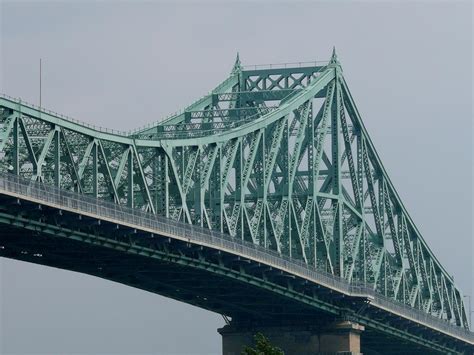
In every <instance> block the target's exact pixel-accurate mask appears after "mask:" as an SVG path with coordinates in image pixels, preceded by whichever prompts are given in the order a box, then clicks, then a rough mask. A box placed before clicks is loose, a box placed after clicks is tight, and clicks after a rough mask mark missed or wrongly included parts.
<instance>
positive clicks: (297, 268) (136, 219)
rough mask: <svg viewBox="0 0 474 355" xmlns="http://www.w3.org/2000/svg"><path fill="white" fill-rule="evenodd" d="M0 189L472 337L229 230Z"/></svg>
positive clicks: (3, 184) (2, 180)
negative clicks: (251, 263) (254, 264)
mask: <svg viewBox="0 0 474 355" xmlns="http://www.w3.org/2000/svg"><path fill="white" fill-rule="evenodd" d="M0 190H3V191H5V192H11V193H16V194H19V195H22V196H26V197H31V198H34V199H37V200H40V201H42V202H44V203H51V204H53V205H55V206H57V207H58V208H61V207H62V208H69V209H73V210H76V211H78V212H79V213H80V212H84V213H90V214H93V215H96V216H97V218H101V217H102V218H110V219H114V220H117V221H119V222H125V223H128V224H131V225H135V226H137V227H144V228H148V229H152V230H156V232H157V234H159V233H165V234H170V235H174V236H177V237H181V238H183V239H188V240H189V241H190V242H202V243H205V244H210V245H211V246H212V247H216V248H219V247H220V248H223V249H226V250H229V251H231V252H234V253H237V254H241V255H244V256H246V257H249V258H252V259H254V260H257V261H261V262H263V263H266V264H268V265H273V266H275V267H277V268H279V269H281V270H284V271H287V272H290V273H293V274H295V275H298V276H300V277H303V278H306V279H308V280H310V281H313V282H315V283H318V284H322V285H324V286H327V287H331V288H333V289H335V290H337V291H339V292H342V293H345V294H347V295H349V296H355V297H367V298H368V299H370V303H371V304H372V305H375V306H379V307H382V308H385V309H387V310H389V311H390V312H393V313H397V314H399V315H401V316H403V317H405V318H408V319H411V320H415V321H417V322H419V323H424V324H425V325H427V326H429V327H431V328H433V329H436V330H438V331H442V332H444V333H446V334H448V335H451V336H455V337H458V338H461V339H462V340H464V341H468V342H469V343H474V333H472V332H470V331H469V330H467V329H464V328H461V327H459V326H456V325H454V324H451V323H449V322H448V321H446V320H443V319H440V318H436V317H435V316H433V315H431V314H428V313H425V312H423V311H421V310H418V309H416V308H412V307H410V306H408V305H405V304H403V303H401V302H398V301H395V300H393V299H390V298H388V297H385V296H384V295H381V294H379V293H377V292H375V291H374V290H373V288H372V287H371V286H370V285H368V284H364V283H358V282H352V283H349V282H347V281H346V280H345V279H343V278H341V277H338V276H335V275H332V274H330V273H326V272H324V271H321V270H317V269H316V268H314V267H312V266H310V265H307V264H305V263H304V262H302V261H300V260H296V259H291V258H289V257H287V256H284V255H280V254H278V253H277V252H276V251H273V250H269V249H266V248H264V247H262V246H259V245H255V244H252V243H250V242H247V241H244V240H240V239H235V238H232V237H231V236H230V235H227V234H224V233H221V232H218V231H213V230H209V229H205V228H202V227H199V226H194V225H190V224H186V223H183V222H177V221H173V220H170V219H169V218H166V217H162V216H159V215H153V214H152V213H149V212H145V211H141V210H138V209H134V208H130V207H127V206H123V205H119V204H116V203H113V202H108V201H101V200H99V199H97V198H93V197H89V196H84V195H80V194H79V193H76V192H72V191H67V190H63V189H60V188H58V187H55V186H52V185H46V184H43V183H40V182H37V181H31V180H27V179H25V178H22V177H19V176H16V175H13V174H8V173H7V174H5V173H1V174H0Z"/></svg>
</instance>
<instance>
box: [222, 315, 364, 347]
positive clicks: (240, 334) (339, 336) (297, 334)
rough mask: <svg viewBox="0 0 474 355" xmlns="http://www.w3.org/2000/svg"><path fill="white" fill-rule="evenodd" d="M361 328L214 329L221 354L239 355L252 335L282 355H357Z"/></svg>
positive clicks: (340, 325) (343, 325)
mask: <svg viewBox="0 0 474 355" xmlns="http://www.w3.org/2000/svg"><path fill="white" fill-rule="evenodd" d="M363 330H364V327H363V326H361V325H359V324H357V323H354V322H350V321H337V322H334V323H332V324H330V325H328V326H327V327H324V328H319V329H312V328H311V327H309V326H303V327H294V326H291V327H284V326H255V327H250V326H248V325H247V326H243V325H237V324H232V323H231V324H229V325H226V326H224V327H223V328H220V329H218V332H219V333H220V334H221V335H222V354H223V355H240V354H241V352H242V350H243V349H244V347H245V346H253V345H254V335H255V334H256V333H258V332H260V333H262V334H263V335H265V337H267V338H268V339H269V341H270V342H271V344H272V345H274V346H277V347H279V348H280V349H282V350H283V351H284V352H285V355H315V354H324V355H326V354H327V355H329V354H341V355H342V354H344V355H359V354H362V353H361V348H360V334H361V332H362V331H363Z"/></svg>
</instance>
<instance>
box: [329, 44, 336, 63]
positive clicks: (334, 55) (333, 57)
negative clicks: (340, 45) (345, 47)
mask: <svg viewBox="0 0 474 355" xmlns="http://www.w3.org/2000/svg"><path fill="white" fill-rule="evenodd" d="M337 63H338V60H337V54H336V46H333V47H332V55H331V60H330V61H329V64H337Z"/></svg>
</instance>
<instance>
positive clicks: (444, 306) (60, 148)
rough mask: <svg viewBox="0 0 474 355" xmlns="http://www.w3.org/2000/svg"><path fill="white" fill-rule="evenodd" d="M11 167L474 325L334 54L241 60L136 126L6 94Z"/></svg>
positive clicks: (2, 115) (0, 166) (3, 112)
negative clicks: (99, 121) (56, 110)
mask: <svg viewBox="0 0 474 355" xmlns="http://www.w3.org/2000/svg"><path fill="white" fill-rule="evenodd" d="M0 171H3V172H5V171H9V172H11V173H13V174H18V175H21V176H23V177H26V178H30V179H32V180H40V181H43V182H45V183H49V184H54V185H56V186H59V187H61V188H63V189H66V190H74V191H78V192H80V193H83V194H85V195H89V196H94V197H97V198H100V199H105V200H111V201H115V202H116V203H119V204H123V205H128V206H132V207H135V208H139V209H143V210H146V211H149V212H151V213H157V214H160V215H163V216H166V217H169V218H172V219H174V220H180V221H183V222H186V223H192V224H196V225H200V226H203V227H205V228H210V229H215V230H219V231H222V232H224V233H228V234H230V235H231V236H232V237H234V238H241V239H244V240H248V241H251V242H253V243H255V244H259V245H262V246H264V247H266V248H270V249H274V250H276V251H278V252H279V253H281V254H284V255H287V256H290V257H292V258H297V259H302V260H304V261H305V262H306V263H307V264H308V265H309V266H311V267H315V268H317V269H320V270H324V271H327V272H331V273H332V274H335V275H338V276H340V277H342V278H344V279H346V280H347V281H349V282H363V283H366V284H369V285H371V286H372V287H373V288H374V289H375V290H377V291H378V292H380V293H381V294H383V295H385V296H388V297H391V298H393V299H396V300H398V301H400V302H403V303H405V304H409V305H411V306H412V307H414V308H418V309H421V310H423V311H425V312H426V313H430V314H432V315H434V316H437V317H439V318H442V319H446V320H447V321H449V322H451V323H454V324H457V325H458V326H460V327H464V328H469V324H468V320H467V312H466V308H465V306H464V303H463V296H462V294H461V292H460V291H459V289H457V288H456V286H455V285H454V283H453V279H452V277H451V276H450V275H449V274H448V273H447V272H446V271H445V270H444V268H443V267H442V265H441V264H440V263H439V261H438V260H437V259H436V257H435V256H434V255H433V253H432V252H431V250H430V249H429V247H428V245H427V244H426V242H425V240H424V239H423V238H422V236H421V234H420V232H419V231H418V229H417V228H416V226H415V224H414V222H413V221H412V219H411V218H410V216H409V215H408V213H407V211H406V209H405V207H404V206H403V204H402V201H401V200H400V197H399V196H398V194H397V192H396V191H395V188H394V187H393V185H392V183H391V181H390V179H389V177H388V174H387V172H386V171H385V169H384V167H383V165H382V163H381V160H380V158H379V156H378V154H377V152H376V150H375V148H374V146H373V144H372V142H371V140H370V137H369V135H368V133H367V131H366V129H365V127H364V125H363V123H362V120H361V117H360V114H359V112H358V110H357V108H356V105H355V103H354V100H353V98H352V96H351V94H350V92H349V89H348V86H347V84H346V81H345V80H344V77H343V75H342V69H341V66H340V63H339V61H338V59H337V57H336V55H335V53H333V56H332V58H331V60H330V61H329V62H327V63H325V64H324V65H321V66H318V65H313V66H299V67H291V68H290V67H287V66H276V67H275V66H273V67H266V68H261V69H256V68H255V69H249V70H247V69H246V68H243V67H242V66H241V64H240V61H239V59H238V58H237V61H236V63H235V65H234V67H233V69H232V72H231V74H230V76H229V77H228V78H227V79H226V80H225V81H224V82H222V83H221V84H220V85H219V86H217V87H216V88H215V89H214V90H213V91H212V92H211V93H210V94H208V95H207V96H205V97H203V98H202V99H200V100H199V101H197V102H195V103H194V104H192V105H190V106H188V107H187V108H186V109H185V110H184V111H183V112H182V113H180V114H175V115H173V116H171V117H169V118H167V119H166V120H164V121H162V122H160V123H157V124H153V125H150V126H148V127H146V128H143V129H139V130H136V131H134V132H130V133H127V134H126V133H117V132H115V133H111V132H109V131H107V130H101V129H92V128H90V127H87V126H85V125H83V124H80V123H77V122H73V121H71V120H68V119H66V118H64V117H62V116H59V115H56V114H53V113H50V112H49V111H46V110H44V109H39V108H37V107H34V106H33V105H29V104H25V103H22V102H21V101H19V100H14V99H10V98H7V97H2V98H0Z"/></svg>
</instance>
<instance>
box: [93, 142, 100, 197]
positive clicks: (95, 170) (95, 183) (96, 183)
mask: <svg viewBox="0 0 474 355" xmlns="http://www.w3.org/2000/svg"><path fill="white" fill-rule="evenodd" d="M97 145H98V144H97V141H96V140H94V143H93V146H92V194H93V195H94V197H96V198H97V197H99V177H98V175H99V160H98V149H97Z"/></svg>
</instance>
